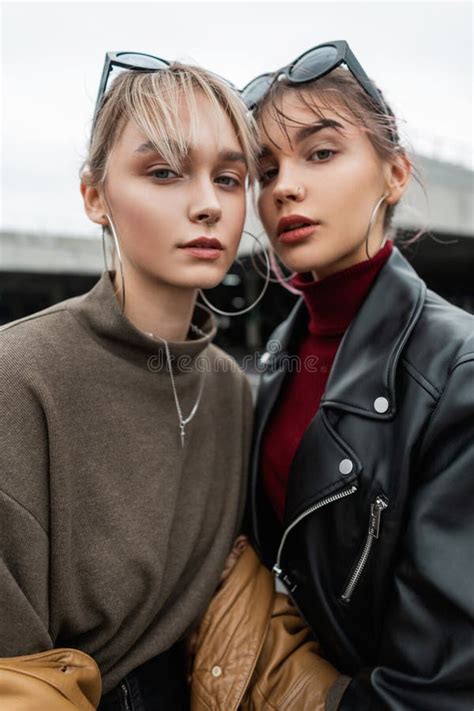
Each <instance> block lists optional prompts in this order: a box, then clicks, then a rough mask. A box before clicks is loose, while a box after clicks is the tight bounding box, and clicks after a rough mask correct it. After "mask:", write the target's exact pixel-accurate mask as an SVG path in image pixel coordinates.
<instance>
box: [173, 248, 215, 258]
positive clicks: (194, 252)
mask: <svg viewBox="0 0 474 711" xmlns="http://www.w3.org/2000/svg"><path fill="white" fill-rule="evenodd" d="M182 249H183V251H184V252H186V254H189V255H190V256H192V257H197V258H198V259H219V257H220V256H221V254H222V249H213V248H212V247H211V248H210V249H206V247H182Z"/></svg>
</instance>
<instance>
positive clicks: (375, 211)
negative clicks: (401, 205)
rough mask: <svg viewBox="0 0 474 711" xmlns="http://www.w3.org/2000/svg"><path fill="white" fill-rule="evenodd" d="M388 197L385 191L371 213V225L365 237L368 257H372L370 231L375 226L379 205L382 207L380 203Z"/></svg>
mask: <svg viewBox="0 0 474 711" xmlns="http://www.w3.org/2000/svg"><path fill="white" fill-rule="evenodd" d="M386 197H388V193H384V194H383V195H382V197H381V198H380V200H379V201H378V202H377V204H376V205H375V207H374V208H373V210H372V213H371V215H370V220H369V226H368V228H367V232H366V233H365V238H364V241H365V253H366V255H367V259H370V254H369V235H370V231H371V229H372V227H373V226H374V222H375V218H376V217H377V212H378V210H379V207H380V205H381V204H382V203H383V201H384V200H385V198H386Z"/></svg>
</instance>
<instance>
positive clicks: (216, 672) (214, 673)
mask: <svg viewBox="0 0 474 711" xmlns="http://www.w3.org/2000/svg"><path fill="white" fill-rule="evenodd" d="M211 674H212V676H213V677H215V678H216V679H218V678H219V677H220V676H221V674H222V669H221V668H220V667H218V666H215V667H212V670H211Z"/></svg>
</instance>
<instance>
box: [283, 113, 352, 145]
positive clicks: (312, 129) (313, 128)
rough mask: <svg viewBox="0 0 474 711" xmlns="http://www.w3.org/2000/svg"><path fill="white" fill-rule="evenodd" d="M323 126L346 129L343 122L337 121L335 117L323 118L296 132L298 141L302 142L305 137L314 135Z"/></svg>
mask: <svg viewBox="0 0 474 711" xmlns="http://www.w3.org/2000/svg"><path fill="white" fill-rule="evenodd" d="M323 128H334V129H338V128H340V129H342V130H344V126H343V125H342V123H339V121H335V120H334V119H321V120H320V121H317V122H316V123H312V124H311V125H310V126H303V128H300V129H299V130H298V131H297V132H296V134H295V141H296V143H301V141H304V139H305V138H308V136H312V135H313V134H314V133H317V132H318V131H321V130H322V129H323Z"/></svg>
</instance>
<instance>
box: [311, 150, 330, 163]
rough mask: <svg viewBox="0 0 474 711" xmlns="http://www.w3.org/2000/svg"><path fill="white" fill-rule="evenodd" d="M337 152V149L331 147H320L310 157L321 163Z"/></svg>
mask: <svg viewBox="0 0 474 711" xmlns="http://www.w3.org/2000/svg"><path fill="white" fill-rule="evenodd" d="M335 154H336V151H333V150H332V149H331V148H320V149H319V150H317V151H314V152H313V153H311V155H310V159H311V160H314V162H315V163H319V162H322V161H326V160H328V158H331V156H333V155H335Z"/></svg>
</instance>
